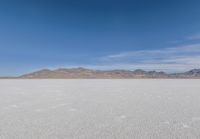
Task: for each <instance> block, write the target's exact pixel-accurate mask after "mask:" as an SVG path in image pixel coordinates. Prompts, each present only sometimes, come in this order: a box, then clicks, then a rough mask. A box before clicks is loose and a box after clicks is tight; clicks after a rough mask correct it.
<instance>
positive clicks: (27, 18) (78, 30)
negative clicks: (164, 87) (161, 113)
mask: <svg viewBox="0 0 200 139" xmlns="http://www.w3.org/2000/svg"><path fill="white" fill-rule="evenodd" d="M71 67H85V68H92V69H102V70H110V69H127V70H135V69H144V70H157V71H165V72H183V71H187V70H190V69H193V68H200V1H199V0H0V76H13V75H20V74H23V73H27V72H30V71H35V70H38V69H43V68H49V69H55V68H71Z"/></svg>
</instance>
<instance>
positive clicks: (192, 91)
mask: <svg viewBox="0 0 200 139" xmlns="http://www.w3.org/2000/svg"><path fill="white" fill-rule="evenodd" d="M0 139H200V80H175V79H172V80H168V79H163V80H158V79H154V80H151V79H147V80H144V79H142V80H0Z"/></svg>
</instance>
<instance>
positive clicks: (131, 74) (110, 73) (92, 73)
mask: <svg viewBox="0 0 200 139" xmlns="http://www.w3.org/2000/svg"><path fill="white" fill-rule="evenodd" d="M2 78H3V77H2ZM4 78H17V79H18V78H19V79H137V78H199V79H200V69H192V70H190V71H187V72H183V73H165V72H157V71H144V70H141V69H137V70H134V71H131V70H93V69H86V68H60V69H56V70H49V69H43V70H39V71H36V72H32V73H28V74H24V75H21V76H18V77H4Z"/></svg>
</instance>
